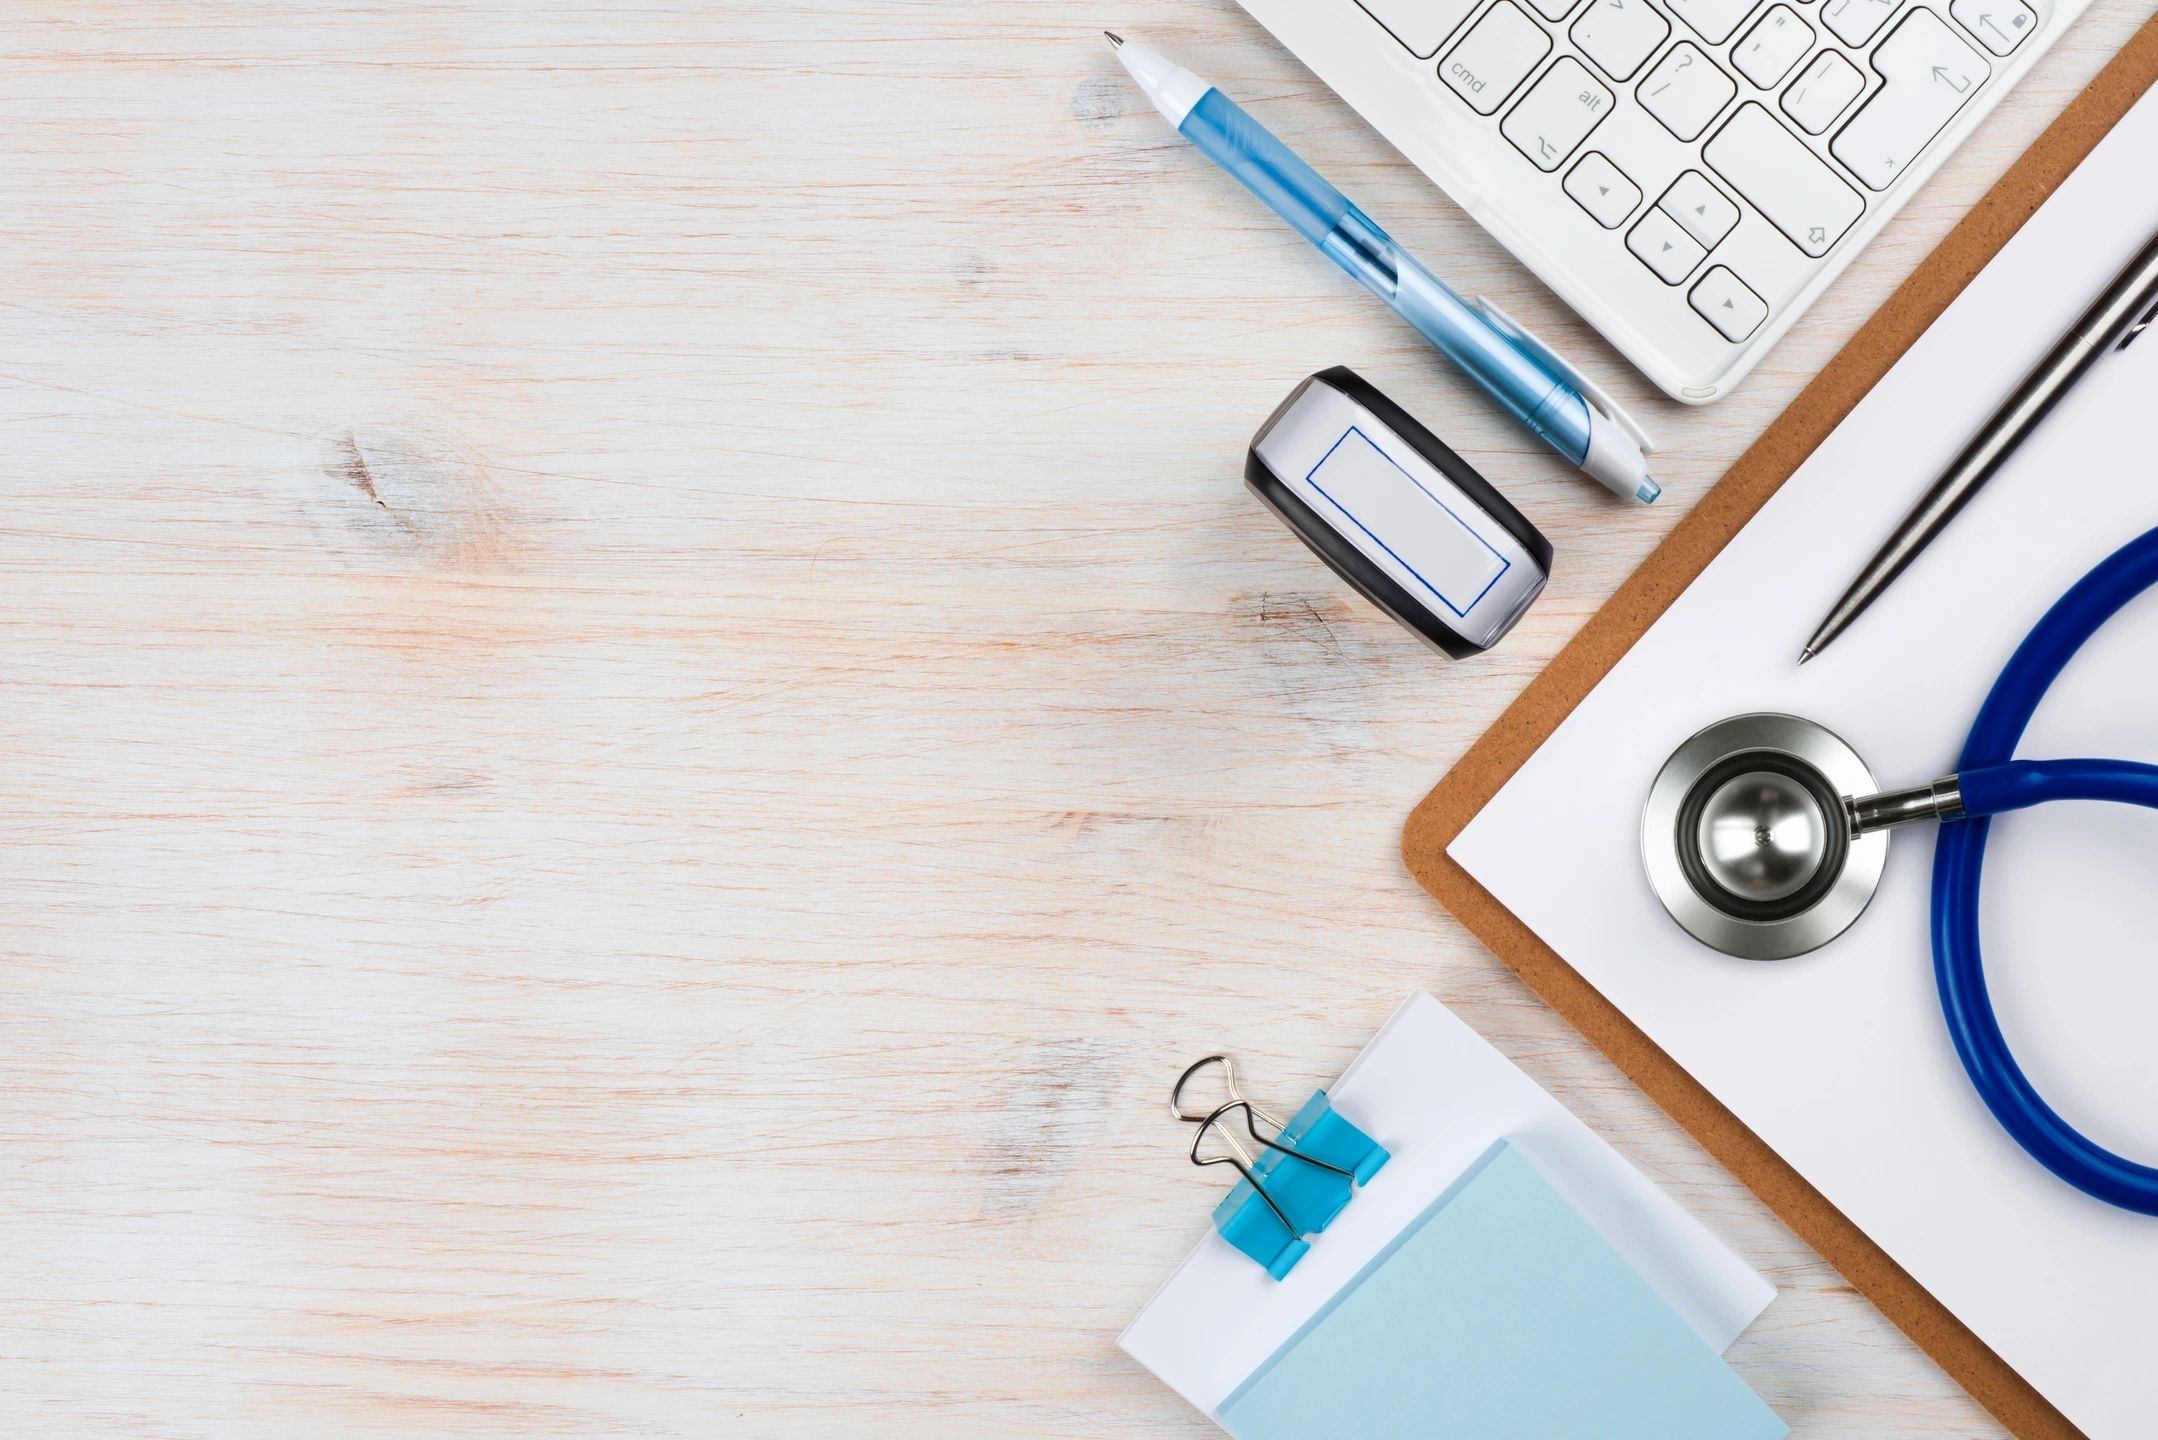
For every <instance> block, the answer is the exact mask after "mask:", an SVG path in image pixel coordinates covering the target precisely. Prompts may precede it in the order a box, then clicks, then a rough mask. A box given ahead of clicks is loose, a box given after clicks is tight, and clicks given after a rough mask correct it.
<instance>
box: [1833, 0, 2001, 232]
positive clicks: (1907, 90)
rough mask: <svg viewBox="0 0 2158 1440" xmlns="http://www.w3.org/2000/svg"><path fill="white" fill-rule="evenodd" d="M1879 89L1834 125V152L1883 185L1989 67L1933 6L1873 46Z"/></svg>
mask: <svg viewBox="0 0 2158 1440" xmlns="http://www.w3.org/2000/svg"><path fill="white" fill-rule="evenodd" d="M1873 68H1874V69H1876V70H1878V71H1880V72H1881V88H1880V89H1878V90H1876V91H1874V92H1873V98H1872V99H1871V100H1868V101H1867V102H1866V104H1865V108H1863V109H1861V110H1860V111H1859V112H1858V114H1857V115H1856V116H1854V117H1852V119H1851V122H1850V123H1849V124H1848V125H1845V126H1844V127H1843V128H1842V129H1841V130H1839V131H1837V132H1836V138H1835V139H1834V140H1832V141H1830V142H1829V146H1828V149H1829V153H1831V154H1832V155H1834V156H1835V157H1836V158H1837V159H1838V160H1841V161H1842V162H1843V163H1844V164H1845V165H1847V166H1849V167H1850V170H1851V173H1852V174H1853V175H1856V176H1857V177H1858V178H1859V179H1860V180H1862V181H1864V182H1865V183H1866V184H1867V185H1869V186H1870V187H1872V188H1873V189H1875V190H1886V189H1887V188H1888V187H1889V186H1890V185H1891V184H1893V183H1894V182H1895V179H1896V177H1897V176H1898V175H1901V174H1902V173H1903V172H1904V169H1905V168H1906V167H1907V166H1909V164H1910V163H1911V161H1912V160H1914V159H1916V158H1917V156H1918V152H1919V151H1921V150H1923V149H1925V148H1926V142H1927V141H1928V140H1931V139H1932V138H1933V137H1934V136H1936V135H1938V134H1940V133H1941V127H1942V126H1943V125H1946V124H1947V123H1948V120H1949V117H1950V116H1952V115H1954V114H1955V113H1956V112H1957V111H1958V110H1961V109H1962V108H1963V102H1964V101H1966V100H1968V99H1970V98H1971V96H1972V95H1973V94H1975V93H1976V92H1977V90H1978V87H1979V85H1980V84H1982V83H1983V82H1984V80H1985V78H1986V76H1987V75H1988V74H1989V73H1990V72H1989V71H1988V69H1987V67H1986V62H1985V61H1984V59H1982V58H1981V57H1980V56H1979V54H1978V52H1977V51H1976V50H1973V49H1972V48H1971V47H1970V46H1968V45H1966V44H1964V43H1963V41H1962V40H1960V39H1958V38H1957V36H1956V32H1955V31H1953V30H1951V29H1949V28H1948V22H1947V21H1945V20H1943V19H1941V17H1940V16H1938V15H1936V14H1934V13H1933V12H1932V11H1931V10H1924V9H1920V10H1913V11H1912V12H1911V13H1910V14H1909V15H1908V16H1906V17H1905V18H1904V20H1903V23H1901V24H1900V25H1898V26H1897V27H1896V28H1895V31H1894V33H1892V34H1891V35H1890V36H1889V37H1888V38H1887V39H1886V40H1883V41H1882V42H1881V43H1880V45H1879V46H1878V47H1877V48H1876V49H1875V50H1874V52H1873Z"/></svg>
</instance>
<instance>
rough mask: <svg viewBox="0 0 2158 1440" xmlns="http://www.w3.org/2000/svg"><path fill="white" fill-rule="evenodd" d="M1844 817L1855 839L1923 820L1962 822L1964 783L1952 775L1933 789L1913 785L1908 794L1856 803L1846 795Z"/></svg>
mask: <svg viewBox="0 0 2158 1440" xmlns="http://www.w3.org/2000/svg"><path fill="white" fill-rule="evenodd" d="M1843 814H1844V819H1845V820H1847V821H1848V822H1849V823H1850V826H1851V834H1852V835H1853V836H1854V837H1855V836H1859V835H1870V834H1872V833H1873V832H1874V831H1876V830H1893V829H1895V828H1896V827H1897V826H1899V825H1916V824H1917V823H1918V822H1920V821H1921V820H1944V821H1945V820H1961V819H1962V818H1963V782H1962V780H1961V779H1960V778H1959V777H1957V776H1954V775H1948V776H1944V777H1943V778H1941V779H1939V780H1936V781H1934V782H1933V783H1932V784H1931V785H1913V786H1912V787H1910V788H1909V789H1908V790H1883V791H1882V792H1881V793H1880V794H1878V795H1861V796H1858V797H1856V798H1855V799H1854V798H1853V797H1851V796H1849V795H1846V796H1844V797H1843Z"/></svg>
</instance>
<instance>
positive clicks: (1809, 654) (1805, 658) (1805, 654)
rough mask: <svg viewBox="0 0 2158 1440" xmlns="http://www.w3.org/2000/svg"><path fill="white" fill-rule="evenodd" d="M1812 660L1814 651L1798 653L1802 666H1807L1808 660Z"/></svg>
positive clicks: (1808, 650)
mask: <svg viewBox="0 0 2158 1440" xmlns="http://www.w3.org/2000/svg"><path fill="white" fill-rule="evenodd" d="M1812 658H1813V651H1812V650H1810V649H1807V650H1801V651H1799V652H1798V663H1799V664H1801V665H1803V664H1805V663H1806V662H1807V661H1808V660H1811V659H1812Z"/></svg>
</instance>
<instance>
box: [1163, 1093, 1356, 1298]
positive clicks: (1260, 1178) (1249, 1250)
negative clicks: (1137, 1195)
mask: <svg viewBox="0 0 2158 1440" xmlns="http://www.w3.org/2000/svg"><path fill="white" fill-rule="evenodd" d="M1209 1065H1219V1066H1220V1067H1221V1074H1222V1081H1223V1083H1224V1085H1226V1086H1227V1088H1228V1093H1229V1099H1228V1100H1227V1101H1226V1102H1225V1103H1223V1104H1221V1105H1217V1106H1215V1107H1214V1108H1212V1109H1211V1110H1205V1111H1199V1110H1188V1109H1186V1108H1185V1106H1184V1087H1185V1086H1186V1085H1188V1084H1189V1083H1190V1082H1191V1078H1192V1077H1193V1076H1194V1075H1196V1074H1198V1073H1199V1072H1200V1071H1201V1070H1204V1069H1206V1068H1207V1067H1208V1066H1209ZM1169 1109H1170V1112H1171V1113H1172V1114H1174V1115H1175V1116H1176V1118H1177V1119H1179V1120H1182V1121H1185V1122H1187V1123H1189V1124H1193V1125H1197V1126H1198V1127H1199V1132H1198V1134H1196V1135H1194V1136H1193V1137H1192V1141H1191V1163H1192V1164H1194V1165H1234V1166H1235V1167H1236V1170H1237V1173H1238V1174H1239V1175H1241V1176H1242V1177H1243V1178H1242V1179H1241V1180H1239V1181H1238V1182H1237V1184H1236V1186H1235V1188H1234V1189H1232V1190H1230V1191H1229V1193H1228V1194H1227V1195H1226V1196H1224V1197H1223V1198H1222V1201H1221V1203H1220V1204H1219V1205H1216V1206H1215V1207H1214V1228H1215V1229H1216V1230H1219V1231H1220V1232H1221V1236H1222V1238H1223V1239H1224V1240H1227V1241H1228V1242H1229V1243H1230V1244H1231V1245H1234V1246H1235V1247H1236V1248H1237V1249H1239V1250H1241V1251H1243V1252H1244V1253H1245V1254H1246V1255H1249V1256H1250V1257H1251V1258H1252V1259H1253V1260H1256V1261H1257V1262H1258V1263H1259V1265H1260V1267H1261V1268H1262V1269H1264V1270H1265V1271H1266V1273H1267V1274H1269V1275H1271V1276H1273V1277H1274V1278H1275V1279H1276V1280H1279V1279H1281V1278H1282V1277H1283V1276H1285V1275H1287V1274H1288V1273H1289V1272H1290V1271H1291V1270H1294V1269H1295V1268H1296V1262H1297V1261H1299V1260H1301V1259H1303V1258H1304V1255H1305V1253H1306V1252H1307V1251H1309V1250H1310V1249H1311V1242H1310V1241H1308V1240H1306V1239H1305V1238H1304V1237H1305V1236H1306V1235H1314V1234H1317V1233H1318V1232H1319V1231H1321V1230H1324V1229H1325V1228H1326V1227H1327V1226H1328V1225H1331V1224H1332V1223H1333V1221H1334V1217H1335V1216H1336V1215H1339V1214H1340V1213H1341V1212H1342V1210H1343V1209H1344V1208H1345V1207H1346V1206H1347V1205H1348V1203H1349V1201H1350V1200H1351V1199H1352V1198H1353V1197H1354V1195H1355V1193H1356V1188H1357V1187H1358V1186H1360V1185H1364V1184H1366V1183H1368V1182H1369V1181H1370V1179H1371V1177H1372V1176H1374V1175H1376V1174H1378V1173H1379V1170H1380V1167H1382V1166H1384V1165H1385V1164H1386V1162H1387V1159H1388V1155H1387V1151H1386V1147H1385V1146H1383V1145H1381V1144H1379V1143H1378V1142H1377V1141H1376V1140H1373V1139H1372V1138H1371V1137H1370V1136H1369V1135H1366V1134H1365V1133H1364V1132H1363V1131H1361V1130H1359V1129H1357V1128H1356V1127H1355V1126H1354V1125H1352V1124H1350V1123H1349V1122H1348V1121H1347V1120H1345V1119H1343V1118H1342V1117H1341V1115H1340V1114H1339V1113H1338V1112H1336V1111H1335V1110H1334V1108H1333V1107H1332V1106H1331V1105H1329V1104H1328V1103H1327V1099H1326V1092H1325V1091H1324V1090H1318V1091H1314V1092H1313V1093H1312V1096H1311V1098H1310V1099H1309V1100H1306V1101H1305V1102H1304V1104H1303V1107H1302V1108H1301V1109H1299V1110H1298V1111H1297V1112H1296V1114H1295V1115H1293V1116H1291V1117H1290V1119H1289V1123H1288V1124H1286V1125H1284V1124H1282V1123H1281V1121H1280V1120H1278V1119H1276V1118H1275V1117H1274V1116H1273V1115H1272V1114H1270V1113H1269V1112H1267V1111H1266V1110H1263V1109H1261V1108H1260V1107H1259V1106H1257V1105H1254V1104H1253V1103H1252V1102H1251V1101H1249V1100H1247V1099H1245V1098H1244V1095H1243V1092H1242V1091H1240V1090H1238V1089H1237V1086H1236V1068H1235V1066H1234V1065H1232V1064H1231V1063H1230V1060H1229V1057H1228V1056H1226V1055H1209V1056H1207V1057H1206V1058H1205V1059H1203V1060H1199V1061H1197V1062H1195V1063H1194V1064H1192V1065H1190V1066H1189V1067H1187V1068H1186V1069H1185V1071H1184V1073H1183V1074H1182V1075H1179V1076H1178V1077H1177V1081H1176V1085H1175V1088H1173V1089H1172V1090H1171V1091H1170V1092H1169ZM1238 1111H1241V1112H1243V1118H1244V1130H1245V1133H1246V1134H1248V1135H1249V1136H1250V1137H1251V1139H1252V1140H1253V1141H1254V1142H1256V1143H1257V1144H1258V1145H1260V1146H1262V1147H1263V1148H1264V1151H1265V1153H1264V1154H1260V1155H1256V1156H1255V1155H1254V1154H1253V1153H1252V1152H1251V1151H1250V1150H1248V1149H1246V1148H1245V1147H1244V1145H1243V1143H1242V1142H1241V1141H1239V1140H1238V1139H1237V1138H1236V1135H1235V1133H1234V1132H1233V1131H1231V1130H1230V1129H1229V1127H1228V1123H1227V1121H1228V1118H1229V1117H1230V1116H1231V1115H1233V1114H1235V1113H1236V1112H1238ZM1261 1121H1264V1122H1265V1123H1266V1124H1267V1125H1269V1126H1271V1127H1273V1130H1274V1138H1273V1139H1271V1140H1269V1139H1268V1138H1267V1137H1266V1136H1264V1135H1261V1134H1260V1133H1259V1122H1261ZM1209 1134H1218V1135H1219V1136H1220V1137H1221V1138H1222V1140H1224V1141H1225V1142H1227V1144H1228V1146H1229V1149H1230V1151H1231V1152H1233V1153H1231V1154H1226V1155H1212V1156H1206V1157H1203V1158H1202V1157H1201V1155H1200V1153H1199V1151H1200V1149H1201V1147H1202V1146H1204V1145H1205V1143H1206V1138H1207V1136H1208V1135H1209Z"/></svg>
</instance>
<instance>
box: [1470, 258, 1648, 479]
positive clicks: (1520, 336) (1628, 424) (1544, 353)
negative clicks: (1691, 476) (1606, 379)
mask: <svg viewBox="0 0 2158 1440" xmlns="http://www.w3.org/2000/svg"><path fill="white" fill-rule="evenodd" d="M1476 308H1477V310H1478V311H1479V312H1481V313H1482V315H1483V317H1484V318H1485V319H1486V320H1488V321H1490V322H1491V325H1492V328H1493V329H1495V330H1497V331H1498V332H1499V333H1500V334H1501V335H1504V336H1505V337H1506V338H1507V339H1508V340H1509V341H1511V342H1512V343H1513V345H1514V346H1515V348H1517V349H1519V350H1520V351H1521V352H1522V353H1523V354H1525V355H1527V356H1528V357H1529V358H1530V359H1532V360H1534V361H1536V362H1537V363H1538V364H1540V365H1544V366H1546V367H1548V368H1550V369H1551V370H1554V371H1556V372H1557V373H1558V375H1559V376H1560V378H1562V379H1564V380H1565V381H1566V383H1567V384H1569V385H1571V386H1573V387H1574V389H1575V390H1578V391H1579V392H1580V393H1581V398H1582V399H1584V400H1586V401H1588V403H1589V404H1591V405H1593V406H1595V407H1596V408H1597V409H1598V410H1599V411H1601V412H1602V413H1603V416H1604V418H1605V419H1607V420H1609V421H1610V422H1611V423H1612V424H1614V425H1616V426H1618V427H1619V429H1621V430H1623V431H1625V432H1626V434H1627V436H1628V438H1630V439H1631V440H1632V441H1633V442H1634V444H1636V445H1638V446H1640V447H1641V453H1642V454H1644V455H1649V454H1653V453H1654V452H1655V449H1656V442H1655V441H1653V440H1651V439H1649V437H1648V431H1646V430H1644V429H1642V428H1641V422H1640V421H1638V420H1636V419H1634V418H1633V416H1631V415H1629V414H1627V413H1626V407H1625V406H1623V405H1621V404H1619V403H1618V401H1616V400H1614V399H1612V398H1611V396H1610V394H1609V393H1608V392H1607V391H1606V390H1605V389H1604V388H1603V386H1601V385H1598V384H1597V383H1596V382H1595V381H1594V380H1591V379H1589V377H1588V376H1586V375H1584V374H1582V373H1581V372H1580V371H1579V370H1576V369H1575V368H1574V367H1573V366H1572V365H1570V364H1568V363H1567V362H1566V361H1565V360H1564V359H1562V358H1560V356H1559V353H1558V352H1557V351H1556V350H1553V349H1552V348H1551V347H1550V346H1549V345H1546V344H1545V343H1544V342H1543V341H1541V340H1539V339H1537V338H1536V335H1535V333H1534V332H1532V331H1530V330H1529V329H1528V328H1527V327H1526V326H1524V325H1522V323H1521V322H1520V321H1518V320H1516V319H1514V317H1513V316H1511V315H1509V314H1507V313H1506V312H1505V311H1504V310H1501V309H1500V308H1499V307H1498V306H1496V305H1494V304H1492V303H1491V299H1490V297H1489V296H1486V295H1479V296H1477V297H1476Z"/></svg>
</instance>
